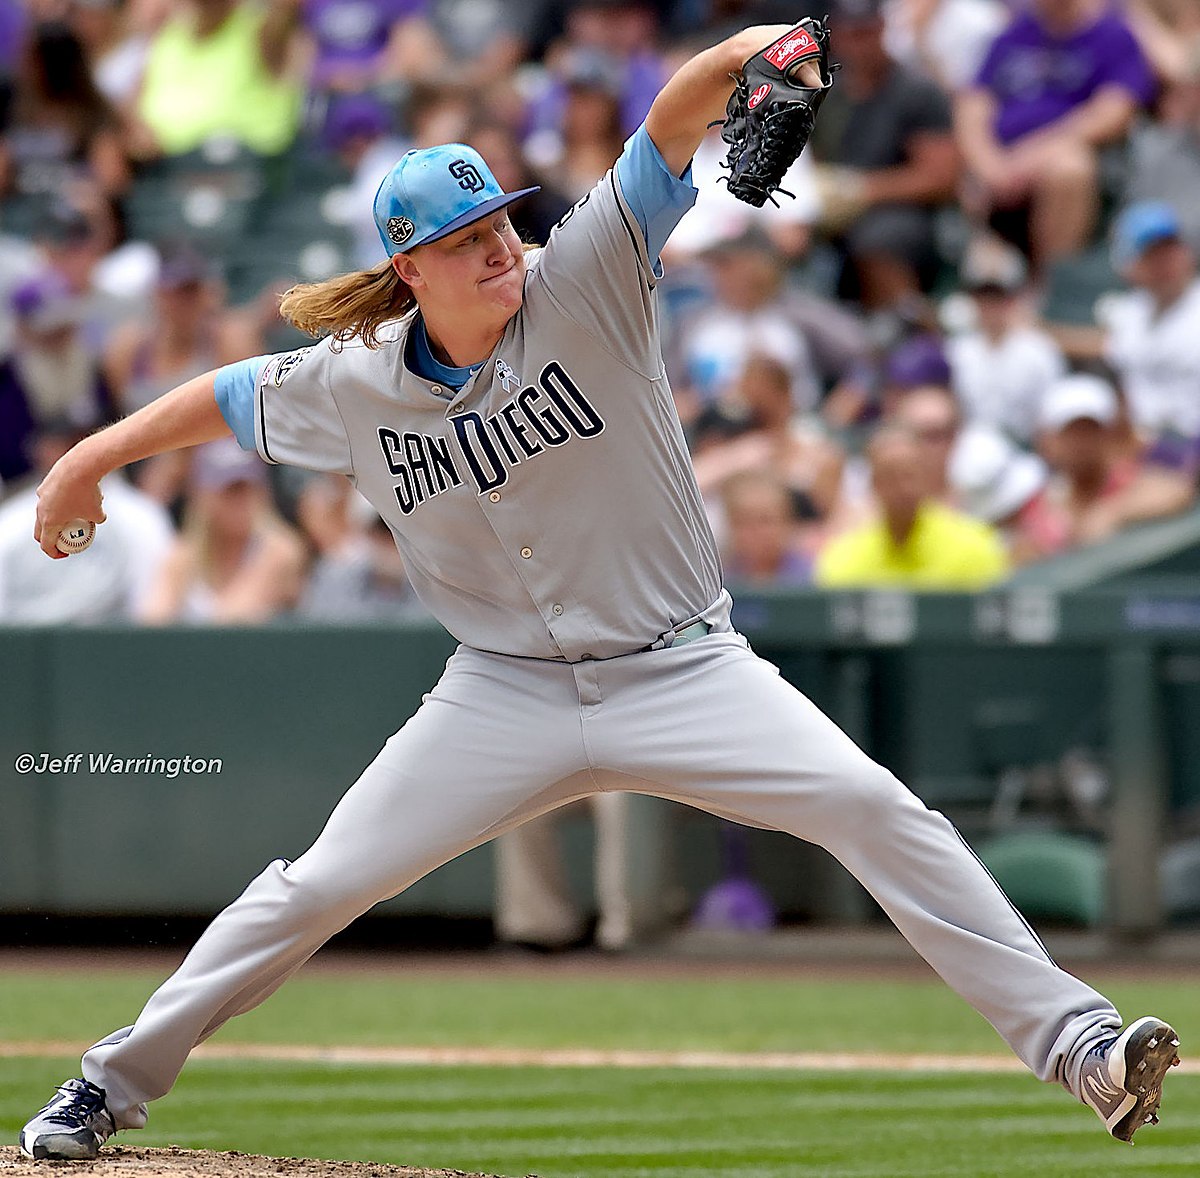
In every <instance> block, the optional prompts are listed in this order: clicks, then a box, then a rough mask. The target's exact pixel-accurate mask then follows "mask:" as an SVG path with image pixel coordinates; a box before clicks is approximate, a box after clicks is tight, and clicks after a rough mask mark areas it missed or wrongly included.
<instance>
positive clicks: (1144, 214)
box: [1112, 200, 1183, 270]
mask: <svg viewBox="0 0 1200 1178" xmlns="http://www.w3.org/2000/svg"><path fill="white" fill-rule="evenodd" d="M1182 235H1183V227H1182V225H1181V224H1180V222H1179V214H1178V213H1176V212H1175V210H1174V208H1172V206H1171V205H1169V204H1167V203H1166V202H1165V201H1161V200H1144V201H1139V202H1138V203H1137V204H1132V205H1130V206H1129V207H1128V208H1127V209H1126V210H1125V211H1124V212H1123V213H1122V214H1121V215H1120V216H1119V217H1118V218H1117V223H1116V225H1115V226H1114V227H1113V244H1112V262H1113V267H1114V268H1115V269H1117V270H1121V269H1124V267H1126V266H1128V265H1129V264H1130V262H1136V261H1137V260H1138V258H1140V257H1141V256H1142V254H1143V253H1145V252H1146V250H1148V249H1149V248H1150V247H1151V246H1152V245H1156V244H1157V243H1158V242H1160V241H1172V240H1174V239H1176V238H1178V237H1181V236H1182Z"/></svg>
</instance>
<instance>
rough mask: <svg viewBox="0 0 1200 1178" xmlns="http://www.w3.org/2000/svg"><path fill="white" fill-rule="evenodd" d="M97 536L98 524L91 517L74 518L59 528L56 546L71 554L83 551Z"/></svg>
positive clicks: (61, 550) (60, 550)
mask: <svg viewBox="0 0 1200 1178" xmlns="http://www.w3.org/2000/svg"><path fill="white" fill-rule="evenodd" d="M95 538H96V525H95V524H94V523H93V522H92V521H91V520H90V519H73V520H71V522H70V523H68V524H64V525H63V526H62V527H61V528H59V530H58V539H57V540H56V541H55V542H54V547H55V548H57V549H58V550H59V552H65V553H67V554H68V555H70V554H71V553H72V552H82V551H83V550H84V549H85V548H86V547H87V546H88V545H89V544H90V543H91V542H92V541H93V540H94V539H95Z"/></svg>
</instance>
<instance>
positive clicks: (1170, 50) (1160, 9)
mask: <svg viewBox="0 0 1200 1178" xmlns="http://www.w3.org/2000/svg"><path fill="white" fill-rule="evenodd" d="M1125 10H1126V17H1127V19H1128V21H1129V25H1130V27H1131V28H1132V29H1133V33H1134V36H1135V37H1137V39H1138V44H1139V45H1141V47H1142V52H1143V53H1144V54H1145V55H1146V59H1147V60H1148V61H1149V62H1150V64H1151V66H1152V67H1153V68H1154V71H1155V73H1157V74H1158V76H1159V77H1160V78H1162V79H1163V80H1164V81H1165V82H1168V83H1172V82H1177V81H1179V80H1180V79H1181V78H1182V77H1183V76H1184V75H1185V74H1186V73H1187V72H1188V70H1189V63H1190V61H1191V60H1192V58H1193V54H1194V53H1195V50H1196V46H1197V44H1200V6H1197V4H1196V3H1195V0H1125Z"/></svg>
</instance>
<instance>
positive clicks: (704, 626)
mask: <svg viewBox="0 0 1200 1178" xmlns="http://www.w3.org/2000/svg"><path fill="white" fill-rule="evenodd" d="M711 633H712V627H711V626H710V625H709V624H708V623H707V622H688V623H687V625H685V626H680V627H679V628H678V629H677V630H668V631H667V632H666V633H665V634H660V635H659V636H658V638H657V639H656V640H655V641H654V642H652V643H650V645H649V646H644V647H642V649H643V650H664V649H666V648H667V647H668V646H686V645H687V644H688V643H689V642H695V641H696V639H697V638H703V637H705V636H706V635H708V634H711Z"/></svg>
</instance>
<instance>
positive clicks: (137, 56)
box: [68, 0, 167, 114]
mask: <svg viewBox="0 0 1200 1178" xmlns="http://www.w3.org/2000/svg"><path fill="white" fill-rule="evenodd" d="M166 17H167V4H166V3H165V2H164V0H73V3H72V4H71V6H70V9H69V17H68V19H69V21H70V25H71V29H72V31H73V32H74V33H75V35H76V36H77V37H78V38H79V40H80V42H81V43H82V45H83V51H84V53H85V54H86V56H87V60H88V64H89V67H90V68H91V71H92V77H93V78H94V79H95V81H96V87H97V89H99V91H100V93H101V94H103V95H104V97H105V98H106V99H108V101H109V102H110V103H111V104H112V106H113V108H114V109H115V110H117V111H118V112H120V113H122V114H129V113H131V112H132V110H133V106H134V103H135V101H136V99H137V92H138V87H139V86H140V85H141V81H142V73H143V71H144V70H145V68H146V56H147V54H148V53H149V51H150V38H151V37H152V36H153V34H154V32H155V30H156V29H157V28H158V26H159V25H161V24H162V22H163V21H164V20H165V19H166Z"/></svg>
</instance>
